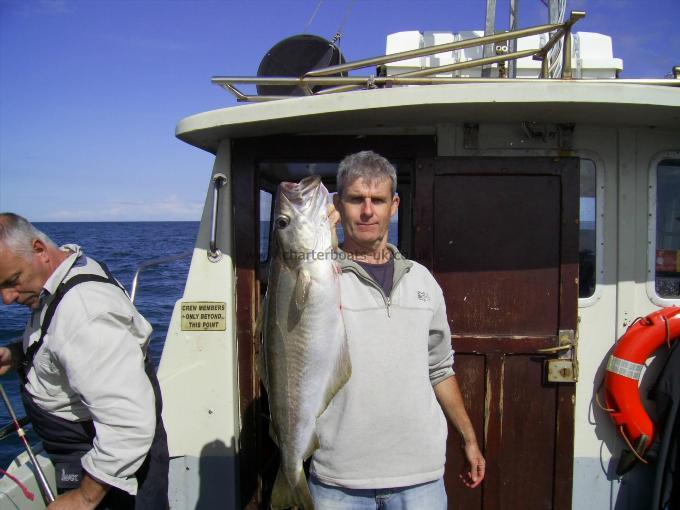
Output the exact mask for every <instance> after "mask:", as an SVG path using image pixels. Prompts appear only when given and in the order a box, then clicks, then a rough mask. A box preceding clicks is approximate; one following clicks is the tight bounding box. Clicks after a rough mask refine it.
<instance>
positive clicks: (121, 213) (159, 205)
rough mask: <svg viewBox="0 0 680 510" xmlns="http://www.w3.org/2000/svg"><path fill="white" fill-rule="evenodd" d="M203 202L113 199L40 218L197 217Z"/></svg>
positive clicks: (201, 210) (165, 219) (134, 218)
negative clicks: (94, 206) (98, 204)
mask: <svg viewBox="0 0 680 510" xmlns="http://www.w3.org/2000/svg"><path fill="white" fill-rule="evenodd" d="M202 212H203V202H196V201H194V202H191V201H186V200H181V199H180V198H179V197H177V196H176V195H171V196H169V197H166V198H165V199H162V200H156V201H151V202H146V201H137V200H135V201H112V202H107V203H103V204H101V205H100V206H97V207H96V208H93V207H88V208H87V209H75V208H68V209H65V208H62V209H58V210H53V211H47V212H46V213H44V215H42V216H44V218H41V220H43V221H198V220H200V219H201V213H202Z"/></svg>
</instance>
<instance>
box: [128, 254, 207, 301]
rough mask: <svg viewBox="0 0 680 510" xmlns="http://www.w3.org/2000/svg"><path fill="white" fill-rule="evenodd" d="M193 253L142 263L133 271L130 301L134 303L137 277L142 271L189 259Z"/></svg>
mask: <svg viewBox="0 0 680 510" xmlns="http://www.w3.org/2000/svg"><path fill="white" fill-rule="evenodd" d="M193 253H194V252H193V251H187V252H184V253H179V254H177V255H170V256H168V257H160V258H157V259H152V260H148V261H146V262H142V263H141V264H140V265H139V267H138V268H137V271H135V276H134V277H133V278H132V286H131V288H130V301H132V302H133V303H134V302H135V297H136V296H137V284H138V281H139V275H140V274H141V273H142V271H145V270H146V269H148V268H150V267H152V266H158V265H160V264H167V263H168V262H174V261H176V260H180V259H183V258H186V257H190V256H191V255H192V254H193Z"/></svg>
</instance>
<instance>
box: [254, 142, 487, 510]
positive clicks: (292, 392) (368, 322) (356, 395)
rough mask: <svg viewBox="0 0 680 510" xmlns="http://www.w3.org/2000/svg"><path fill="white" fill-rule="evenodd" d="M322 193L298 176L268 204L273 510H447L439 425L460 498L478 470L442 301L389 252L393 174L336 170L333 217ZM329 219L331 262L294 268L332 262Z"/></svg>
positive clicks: (364, 157) (362, 167)
mask: <svg viewBox="0 0 680 510" xmlns="http://www.w3.org/2000/svg"><path fill="white" fill-rule="evenodd" d="M319 190H322V191H319ZM325 194H326V190H325V188H324V187H323V185H322V184H321V182H320V179H319V178H318V177H308V178H306V179H303V181H302V182H300V183H299V184H295V183H283V184H282V187H281V188H280V190H279V195H278V196H277V206H276V209H275V220H274V221H275V227H274V240H275V245H274V246H275V250H276V252H275V254H274V256H273V258H272V261H271V264H272V266H271V267H270V276H269V286H268V290H267V294H268V298H267V305H266V318H265V326H264V327H265V331H264V346H263V352H264V360H263V362H264V366H262V367H261V370H260V371H261V373H264V374H265V377H264V379H265V385H266V386H267V389H268V393H269V402H270V409H271V412H272V432H273V436H274V440H275V441H276V442H277V443H278V445H279V448H280V450H281V457H282V461H281V470H280V472H279V476H278V477H277V481H276V483H275V486H274V491H273V494H272V501H271V503H272V508H287V507H288V506H298V507H301V508H308V509H309V508H316V509H317V510H318V509H322V510H323V509H363V508H365V509H368V508H371V509H375V508H382V509H388V510H389V509H421V508H422V509H428V510H435V509H445V508H446V507H447V499H446V491H445V488H444V481H443V474H444V463H445V460H446V436H447V430H448V428H447V423H446V418H448V419H449V420H450V421H451V422H452V424H453V425H454V426H455V428H456V429H457V430H458V432H459V433H460V435H461V437H462V441H463V449H464V453H465V457H466V459H467V464H468V465H467V467H466V470H465V472H464V473H462V474H461V479H462V481H463V483H464V484H465V485H466V486H468V487H470V488H474V487H477V486H478V485H479V484H480V483H481V482H482V480H483V478H484V472H485V461H484V457H483V456H482V453H481V451H480V449H479V446H478V443H477V439H476V437H475V432H474V429H473V427H472V423H471V422H470V419H469V417H468V414H467V412H466V410H465V406H464V404H463V398H462V395H461V392H460V388H459V386H458V383H457V380H456V377H455V375H454V371H453V351H452V349H451V333H450V330H449V326H448V321H447V318H446V310H445V305H444V297H443V294H442V290H441V288H440V287H439V285H438V284H437V282H436V281H435V279H434V278H433V276H432V275H431V274H430V272H429V271H428V270H427V269H426V268H425V267H424V266H422V265H420V264H418V263H416V262H413V261H410V260H407V259H405V258H404V257H403V256H402V255H401V254H400V253H399V251H398V250H397V248H396V247H394V246H393V245H391V244H389V243H388V229H389V224H390V220H391V218H392V217H393V216H394V215H395V214H396V213H397V209H398V206H399V196H398V195H396V172H395V169H394V167H393V166H392V165H391V164H390V163H389V161H387V160H386V159H385V158H383V157H382V156H380V155H378V154H375V153H373V152H371V151H364V152H360V153H357V154H353V155H350V156H348V157H346V158H345V159H344V160H343V161H342V162H341V163H340V167H339V169H338V176H337V194H336V195H335V197H334V204H335V211H332V212H331V213H330V216H327V215H326V210H325V208H324V207H323V206H324V205H325V204H327V202H325V201H324V200H323V199H322V198H325V196H322V195H325ZM336 211H337V212H336ZM311 218H313V220H310V219H311ZM329 220H330V227H331V228H333V226H334V224H335V222H337V221H338V220H340V221H341V222H342V226H343V229H344V232H345V240H344V244H343V246H342V249H337V251H334V252H333V253H332V254H333V257H332V258H333V261H332V263H331V262H330V261H328V260H326V259H328V258H330V257H324V258H323V259H324V265H323V266H321V265H320V262H319V259H320V258H321V257H316V256H314V257H310V256H307V257H291V256H290V255H291V254H292V253H298V254H299V253H301V252H305V253H307V254H309V253H310V252H316V251H323V252H328V251H329V250H331V248H330V246H329V243H330V241H329V240H328V239H327V237H328V236H327V235H326V234H325V232H327V231H328V230H329V225H328V224H327V223H326V222H328V221H329ZM293 225H294V227H293V228H292V229H291V226H293ZM314 232H316V234H314ZM294 233H295V235H293V234H294ZM305 237H306V240H304V242H303V239H304V238H305ZM293 239H295V242H293ZM286 250H288V251H287V252H286ZM282 253H288V256H287V257H286V256H285V255H282ZM301 261H302V262H301ZM322 267H323V269H322ZM333 268H334V271H333V270H332V269H333ZM338 273H339V275H338ZM317 275H318V276H317ZM281 289H284V291H283V292H282V290H281ZM285 289H287V290H285ZM336 289H339V295H338V291H337V290H336ZM315 292H316V294H315V295H316V297H315V298H314V297H313V296H314V293H315ZM340 301H341V303H340ZM282 303H285V304H282ZM315 307H316V308H315ZM338 318H339V319H340V320H341V324H340V325H339V324H338V320H337V319H338ZM342 323H344V332H343V328H342ZM315 324H316V326H314V325H315ZM319 325H320V326H321V329H322V331H323V333H319V332H317V331H316V329H315V328H318V327H319ZM324 326H325V329H324ZM267 376H268V377H267ZM267 378H268V381H267ZM277 380H278V382H277ZM309 388H318V389H317V390H316V394H317V396H313V395H312V393H313V392H310V391H309ZM319 389H320V391H319ZM317 397H318V398H317ZM310 455H312V463H311V469H310V471H311V483H310V484H309V489H308V488H307V483H306V481H305V477H304V473H303V470H302V461H303V460H304V459H306V458H307V457H309V456H310ZM286 481H287V482H288V483H287V484H286V483H285V482H286ZM310 496H311V500H313V503H312V501H311V500H310Z"/></svg>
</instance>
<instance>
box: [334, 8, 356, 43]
mask: <svg viewBox="0 0 680 510" xmlns="http://www.w3.org/2000/svg"><path fill="white" fill-rule="evenodd" d="M353 6H354V0H350V1H349V2H348V3H347V9H345V18H344V19H343V20H342V22H341V23H340V26H339V27H338V31H337V32H336V33H335V36H334V37H333V41H332V43H333V44H337V43H338V42H340V39H342V33H343V31H344V30H345V25H346V24H347V21H348V20H349V15H350V14H351V13H352V7H353Z"/></svg>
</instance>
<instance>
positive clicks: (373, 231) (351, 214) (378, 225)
mask: <svg viewBox="0 0 680 510" xmlns="http://www.w3.org/2000/svg"><path fill="white" fill-rule="evenodd" d="M334 202H335V207H336V209H337V210H338V212H340V216H341V221H342V227H343V229H344V230H345V245H348V247H349V248H350V249H351V248H361V249H363V250H376V249H381V248H384V246H385V244H386V243H387V234H388V230H389V226H390V219H391V218H392V216H394V215H395V214H397V209H398V208H399V197H398V196H396V195H395V196H392V183H391V181H390V180H389V179H388V178H385V179H381V180H378V181H373V182H371V181H367V180H366V179H363V178H358V179H355V180H354V181H353V182H352V183H350V185H349V186H347V187H346V188H345V190H344V192H343V194H342V197H339V196H338V195H336V196H335V197H334Z"/></svg>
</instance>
